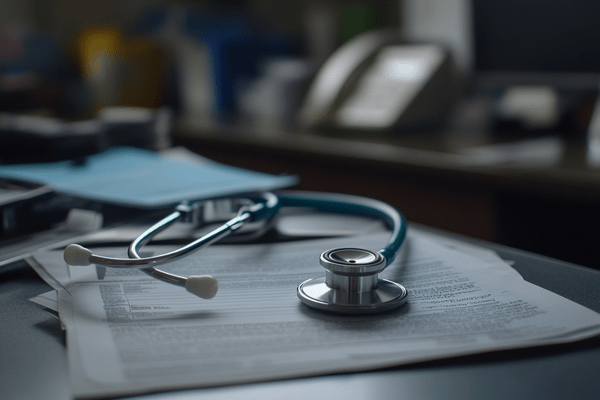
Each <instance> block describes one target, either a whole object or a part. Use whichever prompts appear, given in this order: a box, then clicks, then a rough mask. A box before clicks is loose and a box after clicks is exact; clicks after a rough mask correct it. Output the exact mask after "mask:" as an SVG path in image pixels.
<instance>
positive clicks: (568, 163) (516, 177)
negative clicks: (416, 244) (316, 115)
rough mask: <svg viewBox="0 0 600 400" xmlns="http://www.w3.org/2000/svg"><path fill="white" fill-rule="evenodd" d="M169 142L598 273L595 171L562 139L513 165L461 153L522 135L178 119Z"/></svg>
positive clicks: (579, 147)
mask: <svg viewBox="0 0 600 400" xmlns="http://www.w3.org/2000/svg"><path fill="white" fill-rule="evenodd" d="M555 133H556V132H555ZM174 139H175V142H176V143H177V144H181V145H184V146H186V147H188V148H190V149H191V150H193V151H196V152H198V153H199V154H202V155H203V156H206V157H208V158H211V159H213V160H215V161H219V162H223V163H226V164H230V165H234V166H239V167H243V168H248V169H252V170H257V171H262V172H268V173H271V174H278V173H292V174H296V175H299V176H300V177H301V178H302V181H301V183H300V185H299V186H298V187H297V188H298V189H301V190H314V191H326V192H339V193H348V194H355V195H359V196H366V197H374V198H377V199H379V200H382V201H385V202H387V203H389V204H391V205H393V206H395V207H396V208H398V209H399V210H401V211H402V212H403V213H404V214H405V215H406V217H407V218H408V220H410V221H414V222H418V223H422V224H425V225H428V226H433V227H437V228H440V229H444V230H448V231H451V232H456V233H460V234H464V235H467V236H470V237H476V238H480V239H484V240H488V241H492V242H495V243H502V244H505V245H509V246H512V247H516V248H520V249H525V250H528V251H532V252H535V253H538V254H544V255H547V256H551V257H554V258H558V259H561V260H565V261H570V262H574V263H577V264H580V265H585V266H588V267H590V268H595V269H600V264H598V262H597V257H596V254H595V250H594V249H595V248H596V247H597V243H598V242H599V241H600V230H598V229H597V227H598V226H600V207H598V204H600V169H596V168H591V167H588V166H587V165H586V162H585V154H586V147H585V142H584V141H583V140H574V139H573V140H569V139H567V140H565V147H564V152H563V155H562V158H561V159H560V160H558V162H557V163H556V164H553V165H549V166H531V165H530V166H514V165H501V164H500V165H497V164H490V165H472V164H470V163H469V162H468V161H467V160H466V159H465V156H464V153H462V150H464V149H465V148H469V147H474V146H481V145H489V144H492V143H498V142H501V141H506V140H511V139H515V140H516V139H523V138H522V137H521V138H518V137H503V138H499V137H497V136H494V135H492V134H490V133H489V132H487V131H486V130H485V129H484V128H482V127H480V126H474V127H459V128H452V129H449V130H446V131H443V132H421V133H406V134H397V135H389V134H388V135H375V136H365V135H362V136H349V135H346V136H343V135H337V136H335V135H328V136H325V135H322V134H321V135H318V134H315V133H314V132H306V131H294V130H291V131H285V130H283V131H282V130H281V129H277V128H273V129H268V128H265V127H252V126H251V125H248V124H239V125H221V124H213V123H207V122H206V121H194V120H183V121H179V123H178V124H177V125H176V127H175V129H174ZM557 233H558V234H557Z"/></svg>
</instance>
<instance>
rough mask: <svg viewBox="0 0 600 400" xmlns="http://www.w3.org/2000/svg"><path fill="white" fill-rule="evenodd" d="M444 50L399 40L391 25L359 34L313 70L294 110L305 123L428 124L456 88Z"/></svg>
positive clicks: (348, 126)
mask: <svg viewBox="0 0 600 400" xmlns="http://www.w3.org/2000/svg"><path fill="white" fill-rule="evenodd" d="M453 71H454V70H453V67H452V65H451V60H450V56H449V54H448V53H447V52H446V51H445V50H443V49H442V48H440V47H439V46H436V45H432V44H401V43H400V38H399V34H398V33H397V32H396V31H390V30H377V31H371V32H366V33H363V34H360V35H358V36H356V37H355V38H353V39H352V40H350V41H348V42H346V43H345V44H344V45H342V47H340V48H339V49H338V50H336V51H335V52H334V53H333V54H332V55H331V57H330V58H329V59H328V60H327V61H326V62H325V63H324V64H323V66H322V67H321V69H320V70H319V71H318V72H317V74H316V76H315V78H314V80H313V82H312V83H311V86H310V87H309V89H308V91H307V94H306V97H305V99H304V102H303V104H302V106H301V108H300V112H299V120H300V121H299V122H300V124H301V125H302V126H304V127H307V128H339V129H344V130H369V131H377V130H381V131H389V130H406V129H420V128H429V127H432V126H434V125H436V124H439V123H441V122H442V121H443V120H444V118H445V117H446V116H447V112H448V110H449V109H450V107H449V106H450V104H451V103H452V98H453V97H454V95H455V93H456V89H455V88H456V78H455V76H454V73H453Z"/></svg>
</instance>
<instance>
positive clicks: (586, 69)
mask: <svg viewBox="0 0 600 400" xmlns="http://www.w3.org/2000/svg"><path fill="white" fill-rule="evenodd" d="M598 16H600V3H596V2H590V1H584V0H576V1H574V0H570V1H566V0H545V1H542V0H520V1H516V0H505V1H502V2H498V1H493V0H377V1H376V0H371V1H367V0H322V1H317V0H283V1H282V0H279V1H275V0H246V1H242V0H226V1H219V2H216V1H214V2H213V1H200V0H195V1H192V0H190V1H183V0H182V1H168V0H148V1H142V0H130V1H116V0H107V1H103V2H80V1H75V0H45V1H34V0H23V1H19V2H14V1H9V0H0V163H3V164H14V163H31V162H43V161H56V160H63V159H73V158H78V157H84V156H86V155H89V154H93V153H96V152H100V151H102V150H104V149H106V148H108V147H110V146H115V145H131V146H137V147H142V148H148V149H152V150H161V149H165V148H167V147H170V146H172V145H184V146H186V147H188V148H189V149H191V150H193V151H195V152H197V153H199V154H201V155H203V156H206V157H208V158H210V159H213V160H215V161H220V162H224V163H227V164H231V165H236V166H240V167H244V168H250V169H254V170H258V171H264V172H269V173H274V174H279V173H293V174H297V175H299V176H300V178H301V179H302V183H300V185H299V186H298V188H300V189H307V190H322V191H333V192H343V193H350V194H358V195H364V196H369V197H374V198H379V199H381V200H384V201H387V202H389V203H391V204H393V205H395V206H397V207H399V208H400V209H401V211H402V212H404V213H405V214H406V216H407V217H408V219H409V220H411V221H413V222H416V223H423V224H426V225H430V226H433V227H437V228H441V229H445V230H449V231H452V232H456V233H459V234H464V235H468V236H471V237H475V238H480V239H485V240H492V241H496V242H499V243H503V244H507V245H511V246H515V247H518V248H522V249H526V250H530V251H534V252H538V253H541V254H544V255H548V256H552V257H557V258H560V259H563V260H567V261H571V262H575V263H580V264H583V265H586V266H589V267H593V268H600V264H598V262H597V259H596V256H595V248H596V246H597V243H599V239H600V232H599V229H598V227H599V226H600V207H599V200H600V173H599V172H598V170H597V166H598V165H600V111H598V112H597V110H596V96H597V91H598V87H599V84H600V52H598V51H597V49H596V46H597V43H600V25H599V24H598V23H597V17H598Z"/></svg>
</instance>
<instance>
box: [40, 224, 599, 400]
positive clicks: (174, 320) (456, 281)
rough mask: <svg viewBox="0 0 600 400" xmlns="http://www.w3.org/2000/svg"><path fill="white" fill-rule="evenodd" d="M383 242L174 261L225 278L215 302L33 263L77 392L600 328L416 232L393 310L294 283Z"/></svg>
mask: <svg viewBox="0 0 600 400" xmlns="http://www.w3.org/2000/svg"><path fill="white" fill-rule="evenodd" d="M388 237H389V235H388V234H387V233H382V232H380V233H371V234H362V235H357V236H352V237H345V238H336V239H327V240H324V239H319V240H304V241H296V242H284V243H276V244H254V245H216V246H212V247H209V248H207V249H205V250H202V251H200V252H197V253H195V254H193V255H191V256H190V257H187V258H185V259H182V260H180V261H177V262H175V263H172V264H171V265H170V266H169V267H168V268H169V270H171V271H173V272H176V273H180V274H185V275H190V274H211V275H213V276H215V277H216V278H217V279H219V282H220V289H219V293H218V294H217V296H216V297H215V298H214V299H212V300H210V301H206V300H201V299H198V298H196V297H194V296H193V295H191V294H189V293H187V292H185V291H184V290H182V289H181V288H177V287H174V286H171V285H167V284H164V283H162V282H159V281H156V280H153V279H151V278H149V277H147V276H146V275H144V274H142V273H140V272H138V271H135V270H111V269H108V270H107V272H106V275H105V278H104V280H102V281H100V280H98V279H97V274H96V270H95V268H93V267H69V268H68V267H67V266H66V265H65V264H64V262H63V261H62V252H61V251H45V252H38V253H34V260H33V261H32V264H33V265H34V267H35V268H36V270H38V271H39V272H41V275H42V276H46V277H48V276H52V277H53V279H52V280H51V284H52V285H53V287H55V288H56V289H58V293H59V296H58V311H59V313H60V318H61V321H62V323H63V324H64V327H65V328H66V329H67V332H68V335H67V348H68V353H69V362H70V366H71V377H72V388H73V392H74V394H75V396H77V397H99V396H117V395H126V394H140V393H148V392H152V391H156V390H170V389H183V388H192V387H206V386H215V385H225V384H237V383H243V382H255V381H264V380H273V379H280V378H290V377H303V376H312V375H318V374H327V373H339V372H350V371H362V370H368V369H375V368H383V367H389V366H396V365H401V364H406V363H411V362H416V361H423V360H430V359H438V358H443V357H450V356H456V355H464V354H473V353H480V352H486V351H492V350H500V349H509V348H521V347H527V346H538V345H544V344H551V343H563V342H569V341H574V340H578V339H582V338H586V337H590V336H594V335H597V334H598V333H600V315H599V314H597V313H596V312H594V311H591V310H589V309H586V308H584V307H582V306H580V305H578V304H575V303H573V302H571V301H569V300H566V299H564V298H561V297H559V296H557V295H555V294H553V293H551V292H549V291H546V290H544V289H541V288H539V287H537V286H534V285H532V284H529V283H527V282H526V281H524V280H523V279H522V278H521V277H520V276H519V275H518V274H517V273H516V272H515V271H514V269H512V268H511V267H510V266H508V265H507V264H506V263H504V262H502V260H500V259H499V258H498V257H497V256H495V255H494V254H493V253H490V252H488V251H484V250H481V249H477V248H469V247H461V246H457V245H455V244H453V243H450V242H446V243H437V242H435V241H432V240H430V238H428V237H427V236H425V235H422V234H420V233H419V232H418V231H415V230H410V229H409V234H408V238H407V243H406V244H405V246H404V247H403V250H402V252H401V254H400V255H399V257H398V259H397V261H396V262H395V263H394V264H393V265H391V266H390V267H388V268H387V269H386V270H385V271H384V273H383V274H382V275H383V276H384V277H385V278H388V279H393V280H396V281H399V282H401V283H402V284H403V285H404V286H405V287H406V288H407V289H408V291H409V299H408V302H407V304H406V305H404V306H403V307H401V308H400V309H398V310H396V311H393V312H389V313H385V314H381V315H375V316H338V315H333V314H326V313H322V312H319V311H314V310H311V309H309V308H307V307H306V306H304V305H302V304H301V303H300V302H299V300H298V299H297V297H296V286H297V284H298V283H300V282H301V281H303V280H305V279H308V278H310V277H314V276H320V275H322V274H323V268H322V267H321V266H320V265H319V263H318V256H319V254H320V253H321V252H322V251H324V250H327V249H329V248H333V247H343V246H353V245H356V246H360V247H365V248H370V249H373V250H377V249H379V248H380V247H381V246H382V245H383V244H384V243H385V242H386V241H387V239H388ZM162 250H164V248H153V247H147V248H146V251H157V252H158V251H162ZM470 250H472V251H470ZM95 251H97V252H99V253H102V254H106V255H120V256H122V255H124V254H125V252H126V249H125V248H121V247H119V248H98V249H95ZM45 297H46V298H45V302H46V303H47V304H51V303H52V301H49V300H48V299H52V297H51V296H49V295H48V296H45ZM40 301H41V300H40Z"/></svg>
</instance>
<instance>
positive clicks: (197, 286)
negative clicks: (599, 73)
mask: <svg viewBox="0 0 600 400" xmlns="http://www.w3.org/2000/svg"><path fill="white" fill-rule="evenodd" d="M185 290H187V291H188V292H190V293H192V294H195V295H196V296H198V297H201V298H203V299H212V298H213V297H215V295H216V294H217V291H218V290H219V281H217V280H216V279H215V278H213V277H212V276H208V275H201V276H190V277H189V278H187V279H186V281H185Z"/></svg>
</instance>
